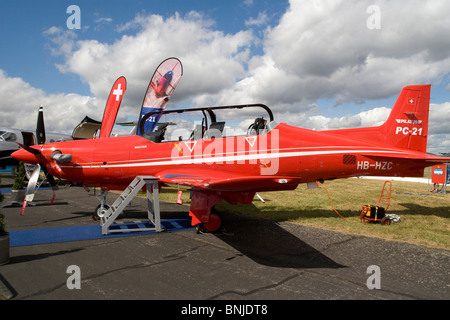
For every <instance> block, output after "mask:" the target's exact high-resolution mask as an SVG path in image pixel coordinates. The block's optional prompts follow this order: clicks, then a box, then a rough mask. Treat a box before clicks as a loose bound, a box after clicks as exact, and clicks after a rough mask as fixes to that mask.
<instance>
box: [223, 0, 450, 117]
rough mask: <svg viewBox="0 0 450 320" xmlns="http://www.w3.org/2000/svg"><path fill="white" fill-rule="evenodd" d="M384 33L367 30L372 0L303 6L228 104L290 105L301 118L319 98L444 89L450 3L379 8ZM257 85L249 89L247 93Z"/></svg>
mask: <svg viewBox="0 0 450 320" xmlns="http://www.w3.org/2000/svg"><path fill="white" fill-rule="evenodd" d="M376 4H377V6H379V8H380V12H381V29H379V30H371V29H369V28H368V27H367V19H368V18H369V17H370V15H369V14H368V13H367V8H368V7H369V6H370V5H373V0H365V1H357V2H353V1H339V0H322V1H299V0H291V1H290V7H289V9H288V10H287V11H286V13H285V14H284V15H283V17H282V18H281V20H280V22H279V24H278V25H276V26H275V27H273V28H268V29H267V30H266V33H265V38H264V39H263V45H264V56H260V57H252V59H251V61H250V62H249V74H248V76H247V78H245V79H243V80H242V81H240V82H238V83H236V85H235V86H234V88H231V89H229V90H226V91H224V92H223V95H222V98H221V99H222V100H225V99H228V97H230V96H233V97H235V98H236V99H239V100H240V98H242V97H246V98H247V99H248V100H253V101H261V102H265V103H267V104H270V105H272V106H274V107H277V105H278V104H282V105H283V106H284V107H286V105H287V104H288V105H289V104H290V105H291V111H293V110H294V108H295V109H296V110H298V111H300V112H302V111H303V108H304V107H305V106H308V105H309V104H310V103H312V102H314V101H316V100H317V99H320V98H329V99H335V100H336V103H337V105H340V104H343V103H350V102H356V103H363V102H364V101H366V100H368V99H382V98H388V97H391V96H394V95H396V94H398V92H399V91H400V90H401V88H403V87H404V86H406V85H410V84H422V83H430V82H431V83H432V84H434V85H437V84H439V83H440V82H441V81H442V79H443V77H444V76H445V75H447V74H448V73H449V72H450V42H448V41H445V40H443V39H446V38H447V37H448V35H446V34H447V33H448V30H450V19H448V15H447V13H448V12H449V11H450V2H448V1H446V0H433V1H421V0H408V1H402V2H394V1H388V0H379V1H377V2H376ZM248 84H250V86H248Z"/></svg>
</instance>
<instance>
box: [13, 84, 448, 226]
mask: <svg viewBox="0 0 450 320" xmlns="http://www.w3.org/2000/svg"><path fill="white" fill-rule="evenodd" d="M430 88H431V86H430V85H416V86H408V87H405V88H403V90H402V91H401V93H400V96H399V97H398V100H397V102H396V103H395V105H394V107H393V109H392V111H391V114H390V116H389V118H388V119H387V121H386V122H385V123H384V124H383V125H381V126H378V127H370V128H356V129H343V130H328V131H313V130H307V129H303V128H298V127H293V126H290V125H287V124H285V123H276V122H275V121H274V117H273V114H272V111H271V110H270V108H268V107H267V106H265V105H257V104H253V105H239V106H222V107H205V108H195V109H181V110H169V111H167V110H159V111H153V112H149V113H148V114H146V115H145V116H144V117H143V118H142V119H141V121H140V123H139V126H140V129H141V132H142V134H141V135H132V136H122V137H109V132H111V131H110V130H111V128H112V125H113V122H112V121H109V122H108V123H105V122H104V123H103V127H102V129H101V133H100V138H98V139H90V140H78V141H65V142H58V143H48V144H41V145H37V146H32V147H26V148H24V149H21V150H19V151H16V152H15V153H14V154H13V157H14V158H16V159H17V160H21V161H24V162H28V163H32V164H40V165H41V166H44V167H45V168H46V169H47V170H48V172H49V173H50V174H52V175H54V176H56V177H59V178H62V179H66V180H69V181H71V182H73V183H76V184H92V185H95V186H99V187H101V189H102V190H105V191H107V190H124V189H125V188H126V187H127V186H128V184H130V182H131V181H132V180H133V179H134V178H135V177H136V176H144V175H145V176H154V177H156V178H158V179H159V185H160V186H164V185H166V184H172V185H186V186H190V187H191V188H192V194H191V195H192V200H191V204H190V212H189V215H190V216H191V217H192V225H193V226H195V225H198V226H199V227H201V228H202V229H203V230H206V231H210V232H214V231H217V230H220V229H221V227H222V217H221V216H220V215H219V214H218V213H216V212H214V210H211V209H212V208H213V206H214V205H216V204H217V203H219V202H220V201H222V200H226V201H228V202H230V203H232V204H236V203H243V204H250V203H251V202H252V200H253V198H254V196H255V194H256V192H261V191H276V190H293V189H295V188H296V187H297V186H298V185H299V184H301V183H314V184H315V183H316V181H324V180H333V179H341V178H349V177H356V176H400V177H422V176H423V172H424V168H426V167H428V166H432V165H435V164H437V163H446V162H449V161H450V158H443V157H439V156H436V155H432V154H428V153H426V149H427V137H428V114H429V101H430ZM251 108H253V109H255V108H257V109H261V110H262V111H263V112H264V113H266V114H267V115H266V116H265V117H266V118H264V117H263V118H257V119H256V120H255V122H254V123H253V124H252V125H250V127H249V130H248V132H247V134H245V133H244V134H242V135H236V136H223V128H224V122H223V121H222V122H218V121H217V117H216V113H218V112H219V111H223V110H225V111H230V110H234V112H239V111H240V112H242V113H243V114H244V112H245V114H247V113H246V112H247V111H246V110H247V109H251ZM191 112H197V113H200V114H202V115H203V120H204V121H203V122H202V125H199V124H197V126H196V127H195V128H194V130H193V132H192V135H191V136H190V137H189V138H185V139H182V138H181V137H180V138H176V139H173V140H171V139H170V138H169V139H168V140H165V139H164V133H165V129H166V128H167V126H165V125H161V124H159V125H158V128H157V129H156V131H155V132H150V133H145V132H144V123H145V121H146V120H147V119H148V118H149V117H152V116H155V114H163V115H164V114H171V113H172V114H179V115H180V114H181V115H183V114H185V113H186V114H187V113H191ZM105 113H106V111H105ZM110 118H111V117H110ZM103 132H107V134H102V133H103ZM105 199H106V198H105ZM104 205H105V204H104V202H103V201H102V205H101V206H102V207H103V206H104ZM100 209H104V208H100Z"/></svg>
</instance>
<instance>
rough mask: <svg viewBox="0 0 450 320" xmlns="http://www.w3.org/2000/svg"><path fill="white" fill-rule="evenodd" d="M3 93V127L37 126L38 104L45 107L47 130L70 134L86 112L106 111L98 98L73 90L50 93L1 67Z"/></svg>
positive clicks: (99, 113)
mask: <svg viewBox="0 0 450 320" xmlns="http://www.w3.org/2000/svg"><path fill="white" fill-rule="evenodd" d="M0 97H2V99H1V101H0V110H1V117H0V126H3V127H12V128H20V129H27V130H34V129H35V128H36V119H37V112H38V107H39V105H43V107H44V119H45V126H46V130H47V131H48V132H60V133H67V134H71V133H72V130H73V128H74V127H75V126H76V125H77V124H78V123H79V122H80V121H81V120H82V119H83V118H84V117H85V116H86V115H89V116H91V117H94V118H99V117H101V116H102V114H103V107H99V105H98V103H97V101H96V99H95V98H92V97H86V96H80V95H77V94H71V93H69V94H51V95H48V94H46V93H45V92H44V91H42V90H40V89H36V88H33V87H32V86H31V85H30V84H29V83H27V82H25V81H23V80H22V79H21V78H12V77H8V76H7V75H6V73H5V72H4V71H3V70H1V69H0ZM103 106H104V105H103Z"/></svg>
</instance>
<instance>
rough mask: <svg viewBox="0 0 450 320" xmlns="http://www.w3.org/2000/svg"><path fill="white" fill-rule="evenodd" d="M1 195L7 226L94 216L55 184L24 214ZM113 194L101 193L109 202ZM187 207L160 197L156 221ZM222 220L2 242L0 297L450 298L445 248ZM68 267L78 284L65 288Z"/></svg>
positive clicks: (70, 190)
mask: <svg viewBox="0 0 450 320" xmlns="http://www.w3.org/2000/svg"><path fill="white" fill-rule="evenodd" d="M2 175H3V177H2V186H1V187H2V188H5V187H6V186H5V185H6V184H7V183H8V181H9V180H8V178H5V177H4V174H2ZM91 193H92V192H91ZM4 195H5V199H4V200H3V203H2V204H1V205H2V206H3V207H2V208H0V212H1V213H3V214H4V215H5V216H6V223H7V230H8V231H14V230H24V229H40V228H63V227H69V226H85V225H96V224H99V222H95V221H93V220H92V213H93V211H94V209H95V208H96V206H97V205H98V204H99V202H98V200H97V198H96V197H95V196H92V195H89V194H88V193H87V192H86V191H85V190H84V189H83V188H80V187H66V188H61V189H60V190H59V191H57V196H56V200H55V203H54V204H53V205H49V202H50V199H51V196H52V192H51V190H39V192H38V193H37V195H36V198H35V201H34V203H35V204H36V206H29V207H27V208H26V211H25V213H24V216H21V215H20V210H21V208H20V207H12V206H10V205H9V204H10V195H9V194H8V193H6V194H4ZM116 197H117V194H112V193H110V195H109V197H108V199H109V202H110V203H112V202H113V201H114V200H115V198H116ZM146 210H147V208H146V199H144V198H136V199H134V200H133V201H132V204H131V206H129V207H127V209H126V210H125V212H124V214H123V217H122V218H124V219H131V220H133V219H145V217H146ZM188 211H189V208H188V207H186V206H179V205H177V204H170V203H161V218H162V219H187V218H188ZM224 219H225V229H226V232H224V233H222V234H201V233H200V234H199V233H197V232H196V231H195V229H189V230H184V231H176V232H172V231H166V232H161V233H154V234H145V235H144V234H139V233H137V234H136V233H134V234H131V235H128V236H125V237H118V238H102V237H99V239H94V240H83V241H70V242H61V243H49V244H38V245H28V246H17V247H11V248H10V261H9V263H8V264H6V265H3V266H0V300H1V299H11V300H29V299H31V300H36V299H38V300H60V299H62V300H67V299H69V300H106V299H112V300H119V299H120V300H141V299H144V300H172V301H174V300H184V301H200V300H221V301H225V300H227V301H229V300H231V301H244V300H245V301H253V302H255V301H264V300H266V301H267V300H385V299H388V300H410V299H413V300H415V299H419V300H428V299H432V300H448V299H449V298H450V273H449V265H450V251H449V250H440V249H432V248H427V247H422V246H415V245H411V244H406V243H400V242H393V241H384V240H382V239H375V238H368V237H363V236H355V235H346V234H341V233H338V232H332V231H325V230H319V229H314V228H308V227H304V226H300V225H295V224H291V223H288V222H278V223H277V222H272V221H269V220H265V219H255V218H247V217H242V216H237V215H231V214H226V213H224ZM125 221H126V220H125ZM70 266H76V267H78V271H79V272H78V273H77V272H76V271H74V269H70V268H69V267H70ZM371 266H376V267H375V269H374V267H371ZM71 268H73V267H71ZM376 268H378V269H376ZM373 270H375V271H373ZM377 270H378V271H377ZM75 275H78V276H79V278H77V279H79V280H80V281H79V285H80V288H79V289H77V288H72V289H70V288H69V287H70V286H71V284H73V283H76V282H75V280H74V279H75V278H73V277H74V276H75ZM377 276H379V277H378V278H377ZM72 280H73V281H72ZM377 285H379V288H377V287H376V286H377ZM374 286H375V288H373V287H374ZM369 287H372V289H370V288H369ZM205 303H206V302H205ZM185 304H186V307H187V302H186V303H185ZM189 307H191V304H189ZM183 310H184V309H183ZM184 311H186V312H188V311H189V312H192V309H190V310H187V309H186V310H184ZM197 311H198V310H197ZM176 312H177V313H178V312H181V310H177V311H176ZM194 312H195V310H194Z"/></svg>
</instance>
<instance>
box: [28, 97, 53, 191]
mask: <svg viewBox="0 0 450 320" xmlns="http://www.w3.org/2000/svg"><path fill="white" fill-rule="evenodd" d="M36 140H37V144H44V143H45V124H44V108H43V107H42V105H40V106H39V111H38V117H37V124H36ZM25 150H27V149H25ZM27 151H29V150H27ZM42 171H44V173H45V177H46V179H47V181H48V183H50V186H51V187H52V189H53V190H57V189H58V186H57V183H56V181H55V178H54V177H53V176H52V175H51V174H50V173H49V172H48V170H47V168H46V167H45V166H43V167H42Z"/></svg>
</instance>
